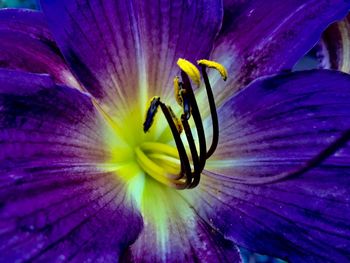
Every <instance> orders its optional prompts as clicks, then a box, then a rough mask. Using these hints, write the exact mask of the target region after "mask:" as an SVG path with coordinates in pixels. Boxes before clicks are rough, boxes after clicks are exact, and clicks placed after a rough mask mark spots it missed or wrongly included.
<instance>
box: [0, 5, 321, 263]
mask: <svg viewBox="0 0 350 263" xmlns="http://www.w3.org/2000/svg"><path fill="white" fill-rule="evenodd" d="M6 7H12V8H13V7H15V8H31V9H37V8H38V5H37V1H36V0H0V8H6ZM315 57H316V54H315V51H313V50H312V51H310V52H309V54H307V55H306V56H305V57H304V58H303V59H301V60H300V61H299V63H297V65H296V66H295V67H294V70H306V69H311V68H316V67H317V62H316V59H315ZM241 252H242V256H243V260H244V262H245V263H284V262H285V261H282V260H279V259H275V258H272V257H269V256H264V255H260V254H255V253H250V252H249V251H247V250H246V249H243V248H241Z"/></svg>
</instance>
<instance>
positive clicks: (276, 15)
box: [212, 0, 350, 101]
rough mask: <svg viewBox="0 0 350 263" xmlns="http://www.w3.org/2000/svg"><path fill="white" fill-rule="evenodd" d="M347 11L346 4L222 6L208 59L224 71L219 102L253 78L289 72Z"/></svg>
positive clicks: (260, 0)
mask: <svg viewBox="0 0 350 263" xmlns="http://www.w3.org/2000/svg"><path fill="white" fill-rule="evenodd" d="M349 8H350V2H349V1H346V0H332V1H328V0H307V1H306V0H292V1H278V0H272V1H264V0H253V1H239V0H225V1H224V10H225V14H224V22H223V28H222V31H221V32H220V34H219V37H218V39H217V40H216V42H215V46H214V51H213V54H212V58H213V59H214V60H217V61H219V62H220V63H223V64H224V65H225V66H226V67H227V68H228V72H229V78H228V81H227V85H222V84H221V82H220V83H218V85H217V87H216V90H217V97H218V100H220V101H226V98H227V97H228V95H229V94H232V93H233V92H235V91H237V89H241V88H243V87H244V86H246V85H247V84H248V83H250V82H251V81H252V80H254V79H255V78H257V77H261V76H265V75H269V74H275V73H279V72H282V71H286V70H290V69H291V68H292V67H293V66H294V64H295V63H296V62H297V61H298V60H299V59H300V58H301V57H303V56H304V55H305V54H306V53H307V52H308V51H309V50H310V49H311V48H312V47H313V46H314V45H315V44H316V43H317V41H319V39H320V36H321V34H322V32H323V31H324V30H325V29H326V28H327V27H328V25H329V24H330V23H332V22H334V21H336V20H339V19H342V18H343V17H344V16H345V15H346V14H347V12H348V10H349Z"/></svg>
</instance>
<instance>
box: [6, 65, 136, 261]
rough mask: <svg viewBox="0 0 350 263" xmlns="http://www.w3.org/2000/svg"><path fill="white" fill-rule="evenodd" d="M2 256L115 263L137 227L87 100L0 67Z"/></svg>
mask: <svg viewBox="0 0 350 263" xmlns="http://www.w3.org/2000/svg"><path fill="white" fill-rule="evenodd" d="M0 127H1V129H0V144H1V152H0V254H1V259H2V260H5V261H6V262H15V261H36V262H47V261H55V262H60V261H65V260H75V261H76V262H87V261H91V262H117V260H118V257H119V255H120V253H121V252H122V251H123V249H124V248H125V247H127V246H128V245H129V244H130V243H131V242H133V241H134V240H135V239H136V237H137V235H138V233H139V231H140V230H141V227H142V220H141V218H140V216H139V213H138V212H136V209H134V206H133V203H132V202H131V200H130V199H129V198H128V197H127V196H126V189H125V188H126V186H125V185H124V184H123V183H121V182H120V181H119V178H118V176H117V174H116V173H115V172H107V171H106V169H104V168H103V164H104V163H105V162H106V160H107V159H108V158H109V154H110V153H109V152H108V151H107V150H106V149H107V147H105V144H106V142H105V141H104V138H105V133H106V132H107V131H108V129H109V128H108V127H107V125H106V124H105V122H104V120H103V119H102V118H101V117H100V115H99V113H98V112H97V111H96V110H95V107H94V106H93V105H92V102H91V100H90V97H89V96H87V95H86V94H83V93H81V92H80V91H78V90H76V89H72V88H69V87H65V86H58V85H57V84H55V83H54V82H53V80H52V79H51V78H50V77H48V76H46V75H35V74H29V73H21V72H18V71H8V70H0Z"/></svg>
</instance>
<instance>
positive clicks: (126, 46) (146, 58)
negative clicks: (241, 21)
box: [41, 0, 222, 115]
mask: <svg viewBox="0 0 350 263" xmlns="http://www.w3.org/2000/svg"><path fill="white" fill-rule="evenodd" d="M41 4H42V8H43V10H44V13H45V14H46V16H47V19H48V21H49V25H50V28H51V29H52V31H53V33H54V35H55V37H56V40H57V42H58V44H59V46H60V48H61V51H62V52H63V54H64V56H65V58H66V59H67V61H68V62H69V64H70V66H71V68H72V70H73V71H74V72H75V73H76V75H77V76H78V77H79V79H80V80H81V82H82V83H83V84H84V85H85V87H86V89H87V90H89V92H90V93H91V94H92V95H93V96H94V97H95V98H97V99H98V100H99V102H100V104H102V105H104V108H105V110H106V111H107V112H108V113H109V114H110V115H116V112H117V113H118V114H117V115H120V114H121V113H122V112H123V111H125V109H128V108H130V104H132V103H139V102H140V101H138V98H140V99H141V103H143V104H145V105H146V103H147V101H148V99H149V98H151V97H152V96H154V95H160V96H162V97H164V96H168V95H169V94H172V90H173V88H172V83H173V81H172V78H174V76H175V74H176V73H177V72H178V69H177V66H176V60H177V59H178V58H179V57H184V58H187V59H189V60H191V61H195V60H196V59H198V58H202V57H207V56H208V54H209V52H210V50H211V48H212V45H213V39H214V37H215V36H216V34H217V31H218V30H219V26H220V24H221V17H222V6H221V3H220V1H214V0H204V1H203V0H195V1H168V0H162V1H153V0H147V1H144V0H142V1H139V0H133V1H114V0H106V1H98V0H93V1H86V0H73V1H72V0H65V1H62V0H55V1H52V0H42V1H41ZM204 29H205V31H204ZM112 110H114V112H111V111H112ZM113 113H114V114H113Z"/></svg>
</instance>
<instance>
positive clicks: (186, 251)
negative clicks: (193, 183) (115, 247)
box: [122, 180, 241, 263]
mask: <svg viewBox="0 0 350 263" xmlns="http://www.w3.org/2000/svg"><path fill="white" fill-rule="evenodd" d="M180 194H181V191H180V192H179V191H176V190H174V189H170V188H165V187H164V186H163V185H159V184H158V183H156V182H153V181H149V180H147V181H146V183H145V191H144V192H143V196H144V198H143V202H142V207H143V208H142V209H143V219H144V222H145V223H144V225H145V226H144V229H143V231H142V232H141V234H140V236H139V238H138V239H137V240H136V242H135V243H134V244H132V245H131V246H130V248H129V250H128V251H127V253H126V254H125V255H124V258H123V260H122V261H123V262H193V263H195V262H235V263H236V262H237V263H239V262H241V257H240V254H239V252H238V249H237V248H236V246H235V245H234V244H233V243H232V242H231V241H228V240H225V239H224V238H223V236H222V235H221V234H219V233H218V232H217V231H215V230H214V229H213V228H211V227H210V226H209V225H208V224H207V223H206V222H205V221H203V220H202V219H201V218H200V217H198V215H197V214H196V212H195V211H194V210H193V209H192V208H191V207H190V206H189V204H188V203H187V202H185V201H184V199H183V197H182V196H181V195H180Z"/></svg>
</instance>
